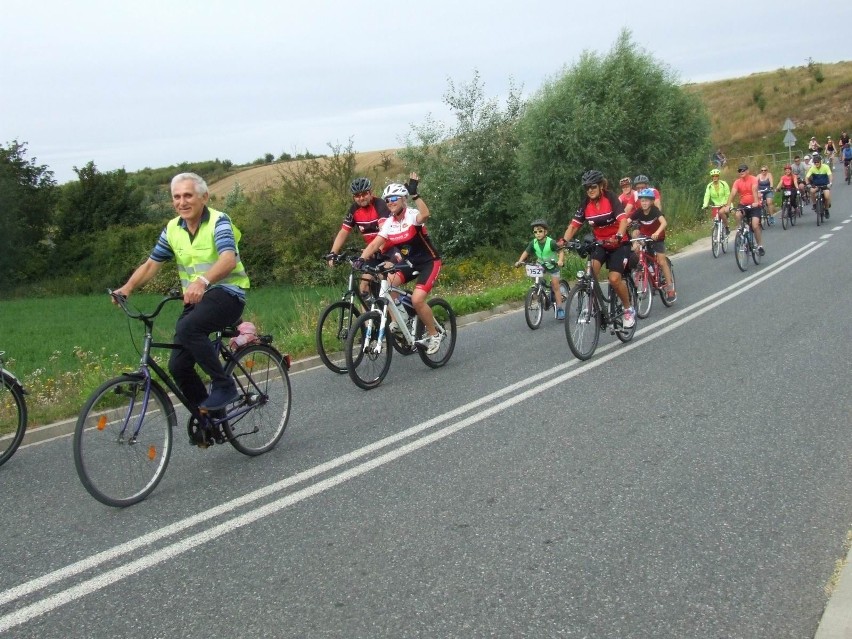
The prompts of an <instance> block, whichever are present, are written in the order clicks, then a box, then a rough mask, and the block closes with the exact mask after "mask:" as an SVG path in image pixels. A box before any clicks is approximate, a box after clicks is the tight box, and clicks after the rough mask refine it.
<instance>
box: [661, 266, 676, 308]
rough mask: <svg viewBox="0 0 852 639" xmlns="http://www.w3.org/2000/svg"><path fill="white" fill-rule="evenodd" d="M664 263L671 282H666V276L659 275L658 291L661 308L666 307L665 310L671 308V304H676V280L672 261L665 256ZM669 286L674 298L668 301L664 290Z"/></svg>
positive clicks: (666, 292)
mask: <svg viewBox="0 0 852 639" xmlns="http://www.w3.org/2000/svg"><path fill="white" fill-rule="evenodd" d="M666 262H667V263H668V265H669V273H671V274H672V281H671V282H669V281H667V280H666V276H665V275H663V274H662V273H660V289H659V290H660V299H661V300H662V301H663V306H666V307H667V308H671V306H672V304H674V303H675V302H677V282H676V278H675V270H674V266H673V265H672V261H671V260H670V259H669V256H668V255H666ZM669 285H671V286H672V288H674V290H675V296H674V297H673V298H671V299H669V295H668V291H666V289H667V288H668V286H669Z"/></svg>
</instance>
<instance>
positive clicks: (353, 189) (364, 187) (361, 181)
mask: <svg viewBox="0 0 852 639" xmlns="http://www.w3.org/2000/svg"><path fill="white" fill-rule="evenodd" d="M372 188H373V183H372V182H370V178H365V177H360V178H355V179H354V180H352V184H350V185H349V192H350V193H352V195H355V194H356V193H363V192H364V191H370V190H372Z"/></svg>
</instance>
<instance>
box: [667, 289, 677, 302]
mask: <svg viewBox="0 0 852 639" xmlns="http://www.w3.org/2000/svg"><path fill="white" fill-rule="evenodd" d="M666 297H667V298H668V300H669V301H670V302H673V301H675V300H676V299H677V293H676V292H675V290H674V289H673V288H670V289H669V290H667V291H666Z"/></svg>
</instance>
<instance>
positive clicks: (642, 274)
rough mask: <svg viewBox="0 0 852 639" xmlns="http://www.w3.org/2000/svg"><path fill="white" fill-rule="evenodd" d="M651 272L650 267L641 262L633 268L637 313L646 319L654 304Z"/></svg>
mask: <svg viewBox="0 0 852 639" xmlns="http://www.w3.org/2000/svg"><path fill="white" fill-rule="evenodd" d="M650 278H651V274H650V273H648V269H647V268H646V267H645V266H643V265H642V263H641V262H640V263H639V267H638V268H636V269H634V270H633V285H634V288H635V290H636V305H635V306H636V315H637V316H638V317H639V318H640V319H645V318H646V317H648V315H650V314H651V307H652V306H653V305H654V291H652V290H651V281H650Z"/></svg>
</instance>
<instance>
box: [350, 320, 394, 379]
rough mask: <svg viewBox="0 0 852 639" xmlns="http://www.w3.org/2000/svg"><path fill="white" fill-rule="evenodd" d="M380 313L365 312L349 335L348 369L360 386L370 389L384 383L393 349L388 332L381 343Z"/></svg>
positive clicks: (351, 376)
mask: <svg viewBox="0 0 852 639" xmlns="http://www.w3.org/2000/svg"><path fill="white" fill-rule="evenodd" d="M381 319H382V315H381V313H379V312H377V311H370V312H369V313H364V314H363V315H361V316H360V317H358V319H357V320H355V324H354V325H353V326H352V330H351V331H350V332H349V335H348V336H347V337H346V348H345V351H346V370H347V371H348V373H349V377H350V378H351V379H352V381H353V382H354V383H355V385H356V386H357V387H358V388H363V389H364V390H370V389H371V388H375V387H376V386H378V385H379V384H381V383H382V380H384V378H385V376H386V375H387V374H388V370H389V369H390V364H391V357H392V355H393V348H392V347H391V345H390V340H389V338H388V335H387V333H385V336H384V339H383V341H382V342H379V339H378V338H379V322H380V321H381Z"/></svg>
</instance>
